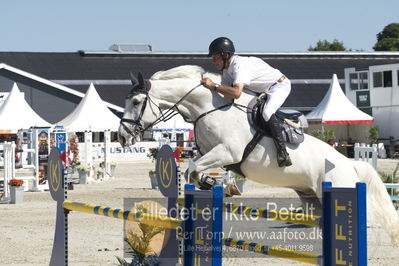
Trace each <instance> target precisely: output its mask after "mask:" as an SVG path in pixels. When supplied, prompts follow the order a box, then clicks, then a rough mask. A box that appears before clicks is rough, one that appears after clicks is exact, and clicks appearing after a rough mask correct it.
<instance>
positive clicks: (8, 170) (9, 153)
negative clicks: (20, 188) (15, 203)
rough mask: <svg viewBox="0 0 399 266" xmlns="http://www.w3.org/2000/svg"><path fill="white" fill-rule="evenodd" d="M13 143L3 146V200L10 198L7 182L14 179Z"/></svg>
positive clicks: (6, 143)
mask: <svg viewBox="0 0 399 266" xmlns="http://www.w3.org/2000/svg"><path fill="white" fill-rule="evenodd" d="M15 146H16V145H15V143H14V142H5V143H4V144H3V158H4V198H5V199H7V198H9V196H10V187H9V186H8V181H9V180H10V179H13V178H15Z"/></svg>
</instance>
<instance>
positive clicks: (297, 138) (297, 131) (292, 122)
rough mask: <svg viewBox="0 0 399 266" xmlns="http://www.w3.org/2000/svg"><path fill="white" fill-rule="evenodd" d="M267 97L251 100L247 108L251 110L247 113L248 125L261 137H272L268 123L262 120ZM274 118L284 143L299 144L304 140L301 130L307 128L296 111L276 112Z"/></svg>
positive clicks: (262, 96)
mask: <svg viewBox="0 0 399 266" xmlns="http://www.w3.org/2000/svg"><path fill="white" fill-rule="evenodd" d="M266 99H267V95H266V94H263V95H261V96H259V97H258V98H255V100H256V101H254V100H252V101H251V102H250V103H249V105H248V108H250V109H252V111H251V112H249V113H248V121H249V124H250V125H251V126H252V127H253V128H255V130H256V131H257V132H260V133H261V134H262V135H263V136H267V137H272V135H271V132H270V127H269V125H268V123H267V122H266V121H265V120H264V119H263V115H262V112H263V108H264V106H265V103H266ZM276 117H277V118H278V119H279V121H280V123H281V128H282V133H283V134H282V135H283V137H284V141H285V142H286V143H291V144H300V143H302V142H303V140H304V135H303V133H304V132H303V128H304V127H307V122H306V118H305V116H304V115H303V114H302V113H301V112H299V111H296V110H281V109H279V110H277V112H276Z"/></svg>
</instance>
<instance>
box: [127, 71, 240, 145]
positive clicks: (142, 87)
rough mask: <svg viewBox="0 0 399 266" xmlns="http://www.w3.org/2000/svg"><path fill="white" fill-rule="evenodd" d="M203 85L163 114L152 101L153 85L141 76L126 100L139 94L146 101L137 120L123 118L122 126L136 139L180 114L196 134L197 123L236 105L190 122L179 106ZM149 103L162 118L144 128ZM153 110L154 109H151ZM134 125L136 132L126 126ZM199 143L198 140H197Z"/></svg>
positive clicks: (226, 105)
mask: <svg viewBox="0 0 399 266" xmlns="http://www.w3.org/2000/svg"><path fill="white" fill-rule="evenodd" d="M201 85H202V84H198V85H197V86H195V87H194V88H192V89H191V90H190V91H188V92H187V93H186V94H185V95H184V96H183V97H182V98H180V99H179V100H178V101H177V102H176V103H175V104H174V105H173V106H171V107H170V108H169V109H167V110H166V112H164V113H163V112H162V110H161V108H160V107H159V106H158V105H157V104H156V103H155V102H154V100H152V99H151V97H150V95H149V90H150V88H151V83H150V82H149V81H148V80H145V81H144V80H142V77H140V74H139V86H137V85H134V86H133V89H132V90H131V91H130V92H129V94H128V95H127V96H126V99H131V98H132V97H133V96H135V95H137V94H140V93H142V94H145V96H146V98H145V101H144V103H143V105H142V107H141V110H140V113H139V116H138V117H137V118H136V119H129V118H122V119H121V121H120V124H121V126H122V127H123V128H124V129H125V131H126V132H127V133H128V134H130V135H131V136H132V137H135V136H136V135H138V134H143V133H144V131H146V130H147V129H149V128H151V127H153V126H155V125H156V124H158V123H160V122H166V121H168V120H170V119H171V118H172V117H174V116H175V115H177V114H180V115H181V116H182V117H183V119H184V121H186V122H187V123H193V124H194V134H195V131H196V124H197V122H198V121H199V120H200V119H201V118H203V117H205V116H206V115H208V114H210V113H212V112H214V111H217V110H221V109H224V108H226V107H229V106H232V105H236V104H235V103H234V101H232V102H230V103H227V104H225V105H222V106H219V107H216V108H214V109H212V110H210V111H207V112H205V113H203V114H201V115H199V116H198V117H197V118H196V119H195V120H189V119H188V118H187V117H185V116H184V115H183V113H182V112H181V111H180V110H179V104H180V103H181V102H183V101H184V100H185V99H186V98H187V97H188V96H189V95H190V94H191V93H192V92H193V91H194V90H195V89H197V88H198V87H200V86H201ZM148 103H149V105H150V106H152V105H154V106H155V107H156V108H157V109H158V110H159V112H160V116H159V117H158V118H157V119H156V120H155V121H154V122H152V123H150V124H149V125H147V126H146V127H144V125H143V123H142V121H141V120H142V118H143V115H144V111H145V108H146V107H147V104H148ZM151 108H152V107H151ZM127 123H128V124H133V125H135V126H136V127H135V129H134V132H133V131H132V130H130V129H129V127H128V126H127V125H126V124H127ZM196 142H197V139H196ZM197 147H198V148H199V146H198V145H197Z"/></svg>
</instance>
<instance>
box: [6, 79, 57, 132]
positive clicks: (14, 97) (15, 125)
mask: <svg viewBox="0 0 399 266" xmlns="http://www.w3.org/2000/svg"><path fill="white" fill-rule="evenodd" d="M51 126H52V125H51V124H50V123H49V122H47V121H45V120H44V119H43V118H41V117H40V116H39V115H38V114H37V113H36V112H35V111H33V109H32V108H31V107H30V106H29V104H28V103H27V102H26V101H25V98H24V95H23V93H22V92H21V91H20V90H19V88H18V86H17V84H16V83H14V85H13V87H12V89H11V92H10V94H9V95H8V97H7V99H6V100H5V101H4V103H3V104H2V105H1V107H0V133H17V132H18V130H19V129H28V128H31V127H51Z"/></svg>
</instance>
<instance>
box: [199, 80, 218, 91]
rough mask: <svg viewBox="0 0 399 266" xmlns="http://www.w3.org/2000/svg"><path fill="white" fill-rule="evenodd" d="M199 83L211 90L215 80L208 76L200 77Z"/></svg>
mask: <svg viewBox="0 0 399 266" xmlns="http://www.w3.org/2000/svg"><path fill="white" fill-rule="evenodd" d="M201 84H202V85H203V86H204V87H206V88H208V89H210V90H213V88H215V82H213V81H212V80H211V79H210V78H202V79H201Z"/></svg>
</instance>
